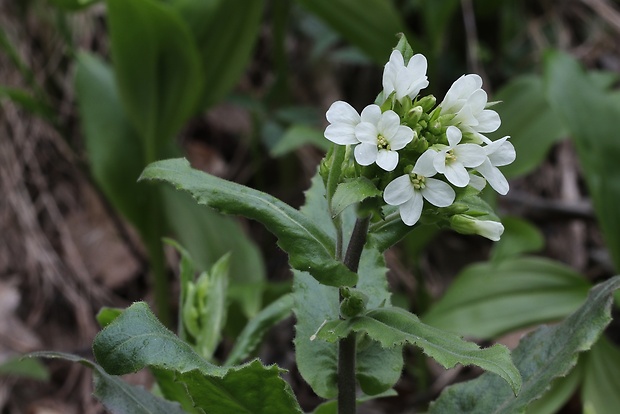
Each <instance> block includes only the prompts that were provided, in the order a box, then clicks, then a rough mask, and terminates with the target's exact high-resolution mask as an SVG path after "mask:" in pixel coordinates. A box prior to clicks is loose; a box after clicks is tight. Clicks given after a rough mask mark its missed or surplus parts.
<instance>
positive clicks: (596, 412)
mask: <svg viewBox="0 0 620 414" xmlns="http://www.w3.org/2000/svg"><path fill="white" fill-rule="evenodd" d="M583 358H584V362H585V363H584V370H585V373H584V381H583V385H582V387H581V401H582V402H583V406H584V412H586V413H592V414H615V412H616V411H618V407H620V395H618V389H620V369H618V368H619V367H620V349H619V348H618V346H617V345H615V344H613V343H612V342H611V341H610V340H609V339H607V338H606V337H604V336H603V337H601V339H600V340H599V341H598V342H597V343H596V345H594V346H593V347H592V350H591V351H590V352H588V354H586V355H584V357H583Z"/></svg>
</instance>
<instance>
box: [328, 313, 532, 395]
mask: <svg viewBox="0 0 620 414" xmlns="http://www.w3.org/2000/svg"><path fill="white" fill-rule="evenodd" d="M351 332H365V333H366V334H368V336H369V337H370V338H372V339H374V340H376V341H379V342H380V343H381V345H382V346H383V347H384V348H391V347H395V346H397V345H403V344H405V343H409V344H412V345H416V346H418V347H420V348H422V350H423V351H424V353H425V354H426V355H428V356H429V357H431V358H433V359H434V360H436V361H437V362H438V363H440V364H441V365H442V366H443V367H445V368H452V367H454V366H455V365H456V364H462V365H476V366H479V367H480V368H482V369H485V370H487V371H490V372H493V373H495V374H497V375H499V376H500V377H501V378H503V379H504V380H505V381H506V382H507V383H508V384H509V385H510V387H511V388H512V390H513V391H514V393H515V394H517V393H518V392H519V389H520V388H521V376H520V375H519V371H518V370H517V368H516V367H515V366H514V365H513V363H512V361H511V359H510V351H508V349H507V348H506V347H504V346H503V345H499V344H496V345H493V346H492V347H490V348H485V349H480V347H478V345H476V344H475V343H473V342H467V341H464V340H463V339H462V338H460V337H459V336H457V335H454V334H451V333H448V332H445V331H442V330H440V329H437V328H434V327H432V326H429V325H425V324H423V323H422V322H420V320H419V319H418V317H417V316H415V315H414V314H412V313H409V312H407V311H405V310H404V309H401V308H394V307H386V308H381V309H372V310H370V311H368V312H366V313H365V314H364V315H361V316H357V317H355V318H351V319H346V320H332V321H330V322H327V323H325V324H324V325H323V326H322V327H321V329H319V331H318V332H317V336H318V337H319V338H321V339H324V340H326V341H329V342H335V341H337V340H339V339H341V338H344V337H346V336H347V335H349V333H351Z"/></svg>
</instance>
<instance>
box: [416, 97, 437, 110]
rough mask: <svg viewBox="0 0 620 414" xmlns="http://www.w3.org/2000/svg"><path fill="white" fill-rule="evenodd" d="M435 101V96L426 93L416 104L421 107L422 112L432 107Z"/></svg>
mask: <svg viewBox="0 0 620 414" xmlns="http://www.w3.org/2000/svg"><path fill="white" fill-rule="evenodd" d="M436 103H437V98H435V97H434V96H433V95H426V96H425V97H424V98H422V99H420V100H419V101H418V105H420V106H421V107H422V109H423V110H424V112H428V111H430V110H431V109H433V107H434V106H435V104H436Z"/></svg>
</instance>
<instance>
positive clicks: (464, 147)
mask: <svg viewBox="0 0 620 414" xmlns="http://www.w3.org/2000/svg"><path fill="white" fill-rule="evenodd" d="M453 152H454V155H455V156H456V160H457V162H459V163H461V164H463V166H465V167H469V168H473V167H477V166H479V165H480V164H482V163H483V162H484V160H486V159H487V156H486V153H485V152H484V149H483V148H482V147H481V146H480V145H477V144H460V145H457V146H456V147H455V148H454V150H453Z"/></svg>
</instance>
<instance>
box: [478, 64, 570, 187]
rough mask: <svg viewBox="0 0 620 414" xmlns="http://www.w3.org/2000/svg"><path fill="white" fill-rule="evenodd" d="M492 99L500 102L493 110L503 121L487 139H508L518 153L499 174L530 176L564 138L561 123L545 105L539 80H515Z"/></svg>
mask: <svg viewBox="0 0 620 414" xmlns="http://www.w3.org/2000/svg"><path fill="white" fill-rule="evenodd" d="M567 89H570V88H567ZM495 99H496V100H498V101H502V102H501V103H500V104H499V105H496V106H494V107H493V109H494V110H495V111H497V113H499V115H500V117H501V118H502V125H501V126H500V127H499V129H498V130H497V131H496V132H494V133H492V134H489V138H491V139H493V140H495V139H498V138H500V137H503V136H505V135H510V142H512V144H513V145H514V147H515V150H516V152H517V158H516V160H515V161H514V162H513V163H512V164H510V165H507V166H505V167H502V168H501V170H502V172H503V173H504V175H506V177H517V176H521V175H525V174H527V173H529V172H532V171H533V170H534V169H535V168H537V167H538V166H539V165H540V164H541V162H542V161H543V160H544V159H545V157H546V156H547V153H548V152H549V150H550V149H551V146H552V145H553V144H555V143H556V142H558V141H559V140H560V139H561V138H564V137H565V136H566V135H567V132H566V127H565V126H564V124H563V122H562V121H561V120H560V118H558V116H557V115H556V114H555V113H554V111H552V110H551V107H550V106H549V103H548V102H547V99H546V97H545V94H544V86H543V82H542V79H541V78H540V76H536V75H525V76H521V77H517V78H514V79H513V80H512V81H510V82H509V83H508V84H507V85H506V86H504V87H503V88H502V89H500V90H499V91H498V92H497V94H496V95H495Z"/></svg>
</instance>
